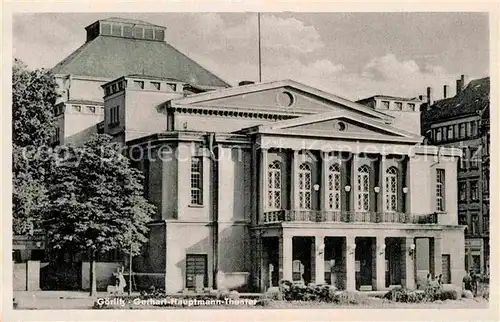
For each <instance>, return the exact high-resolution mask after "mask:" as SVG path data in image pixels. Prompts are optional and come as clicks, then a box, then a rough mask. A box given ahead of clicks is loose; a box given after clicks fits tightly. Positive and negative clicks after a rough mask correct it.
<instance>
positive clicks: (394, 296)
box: [384, 288, 428, 303]
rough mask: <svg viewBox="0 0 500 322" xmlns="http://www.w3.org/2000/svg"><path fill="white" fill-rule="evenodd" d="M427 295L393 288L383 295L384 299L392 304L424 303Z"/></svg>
mask: <svg viewBox="0 0 500 322" xmlns="http://www.w3.org/2000/svg"><path fill="white" fill-rule="evenodd" d="M427 297H428V295H427V294H426V293H424V292H421V291H420V292H419V291H410V290H407V289H405V288H393V289H392V290H390V291H389V292H387V293H386V294H385V295H384V298H385V299H387V300H390V301H394V302H402V303H421V302H425V301H426V299H427Z"/></svg>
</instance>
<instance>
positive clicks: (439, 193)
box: [436, 169, 445, 211]
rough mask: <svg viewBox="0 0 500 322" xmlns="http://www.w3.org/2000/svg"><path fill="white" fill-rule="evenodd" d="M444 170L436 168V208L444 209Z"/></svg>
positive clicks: (438, 209)
mask: <svg viewBox="0 0 500 322" xmlns="http://www.w3.org/2000/svg"><path fill="white" fill-rule="evenodd" d="M444 188H445V186H444V170H443V169H436V210H437V211H444V209H445V207H444V195H445V191H444Z"/></svg>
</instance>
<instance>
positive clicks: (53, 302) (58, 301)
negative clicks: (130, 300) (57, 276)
mask: <svg viewBox="0 0 500 322" xmlns="http://www.w3.org/2000/svg"><path fill="white" fill-rule="evenodd" d="M132 296H139V293H138V292H132ZM99 297H109V294H108V293H106V292H98V293H97V296H95V297H91V296H89V292H87V291H35V292H28V291H14V298H15V299H16V300H17V303H18V306H17V309H27V310H32V309H42V310H44V309H46V310H49V309H91V308H92V306H93V305H94V301H95V300H96V299H97V298H99Z"/></svg>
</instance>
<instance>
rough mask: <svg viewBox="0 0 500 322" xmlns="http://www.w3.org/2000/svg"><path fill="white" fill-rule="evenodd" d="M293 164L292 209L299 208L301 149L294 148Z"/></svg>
mask: <svg viewBox="0 0 500 322" xmlns="http://www.w3.org/2000/svg"><path fill="white" fill-rule="evenodd" d="M291 163H292V166H291V171H290V209H291V210H295V209H298V208H299V197H298V186H297V185H298V182H297V171H298V169H299V150H293V153H292V160H291Z"/></svg>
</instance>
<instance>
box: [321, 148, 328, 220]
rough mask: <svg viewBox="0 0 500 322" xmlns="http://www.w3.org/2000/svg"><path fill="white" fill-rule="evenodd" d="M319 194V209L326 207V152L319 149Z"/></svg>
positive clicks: (325, 208)
mask: <svg viewBox="0 0 500 322" xmlns="http://www.w3.org/2000/svg"><path fill="white" fill-rule="evenodd" d="M320 156H321V194H320V199H319V202H320V209H321V210H327V209H328V160H329V159H330V158H329V156H328V152H324V151H321V152H320Z"/></svg>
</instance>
